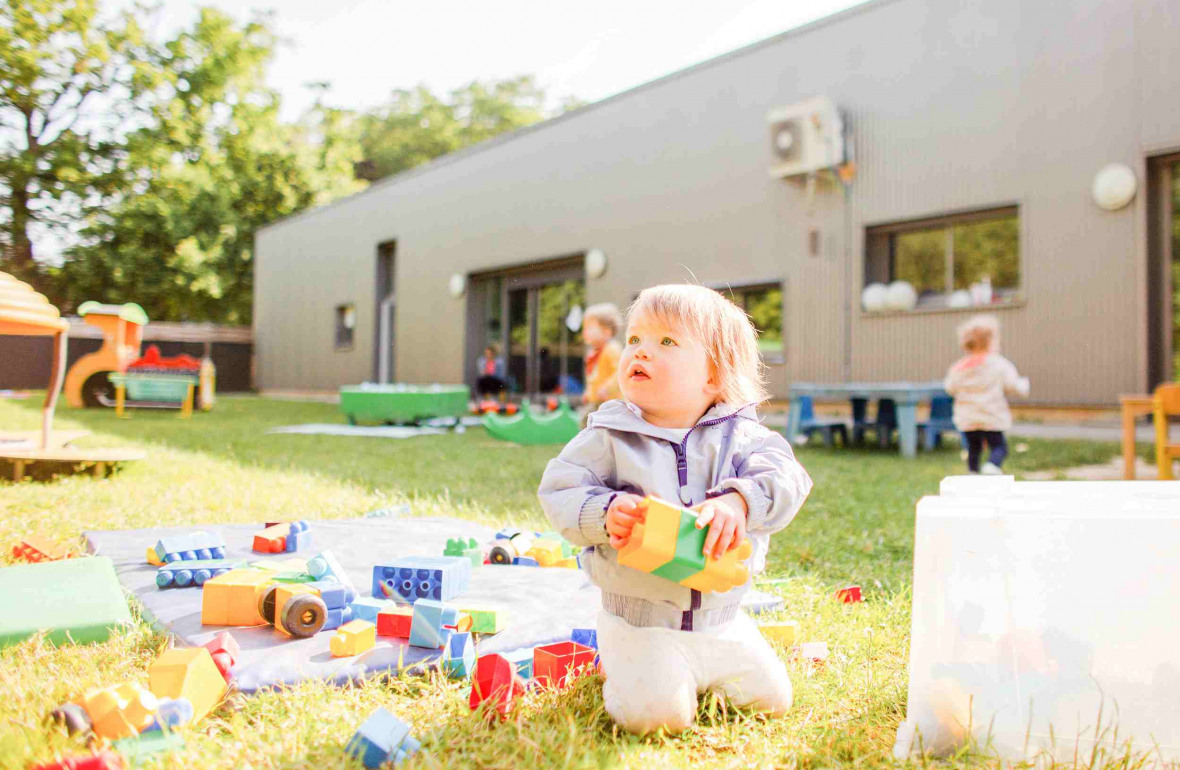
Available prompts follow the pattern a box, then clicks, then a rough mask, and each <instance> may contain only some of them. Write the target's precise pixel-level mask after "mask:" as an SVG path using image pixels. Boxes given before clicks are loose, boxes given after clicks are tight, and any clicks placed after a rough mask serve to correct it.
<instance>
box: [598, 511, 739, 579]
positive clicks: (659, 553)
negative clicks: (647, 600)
mask: <svg viewBox="0 0 1180 770" xmlns="http://www.w3.org/2000/svg"><path fill="white" fill-rule="evenodd" d="M641 508H642V510H643V521H641V522H639V523H638V524H636V525H635V529H634V530H633V531H632V532H631V538H630V540H628V541H627V545H625V546H623V548H621V549H620V550H619V564H622V565H624V566H627V567H632V568H634V569H638V570H641V571H643V572H650V573H651V574H653V575H657V576H659V577H663V578H667V579H668V580H672V581H674V582H676V583H679V584H680V585H682V586H686V587H688V588H694V589H696V590H698V591H704V592H710V591H728V590H730V589H731V588H735V587H737V586H740V585H742V584H743V583H745V582H746V580H748V579H749V572H748V571H747V570H746V566H745V565H744V564H742V563H741V560H742V559H747V558H749V557H750V554H751V553H752V548H751V546H750V542H749V541H748V540H746V541H743V542H742V544H741V545H739V546H738V547H737V548H734V549H732V550H730V551H728V552H727V553H726V554H725V555H724V556H723V557H721V558H720V559H714V558H713V557H712V556H708V557H706V556H705V555H704V547H705V537H706V536H707V535H708V533H709V530H708V527H704V528H701V529H697V526H696V519H697V516H696V513H694V512H693V511H690V510H688V509H687V508H681V507H680V506H677V505H673V504H671V503H668V502H665V501H663V500H660V499H658V498H655V497H646V498H644V500H643V502H642V504H641Z"/></svg>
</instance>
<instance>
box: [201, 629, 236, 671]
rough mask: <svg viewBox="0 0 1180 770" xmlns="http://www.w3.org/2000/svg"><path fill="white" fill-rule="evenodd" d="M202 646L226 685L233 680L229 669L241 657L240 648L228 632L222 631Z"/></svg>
mask: <svg viewBox="0 0 1180 770" xmlns="http://www.w3.org/2000/svg"><path fill="white" fill-rule="evenodd" d="M202 646H203V647H204V648H205V649H206V650H208V651H209V655H210V656H212V658H213V664H214V665H215V666H217V670H218V671H220V672H221V676H222V678H223V679H225V681H226V682H227V683H228V682H229V680H230V679H232V678H233V675H232V674H231V673H230V669H231V668H233V666H234V665H235V664H236V663H237V662H238V658H240V657H241V656H242V648H241V647H239V646H238V640H237V639H234V638H233V635H231V634H230V632H229V631H222V632H221V633H220V634H218V635H217V636H215V637H213V638H212V639H210V640H209V641H207V642H205V644H203V645H202Z"/></svg>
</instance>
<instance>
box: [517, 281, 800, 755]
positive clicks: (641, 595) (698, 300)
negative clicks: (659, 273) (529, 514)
mask: <svg viewBox="0 0 1180 770" xmlns="http://www.w3.org/2000/svg"><path fill="white" fill-rule="evenodd" d="M628 316H629V317H628V321H627V330H626V335H625V343H626V346H625V347H624V349H623V354H622V358H621V360H620V363H619V374H618V376H619V386H620V389H621V391H622V394H623V400H614V401H608V402H606V403H605V404H603V405H602V406H601V407H600V408H599V409H598V411H597V412H595V413H594V414H593V415H591V417H590V421H589V425H588V427H587V428H586V429H585V430H583V431H582V432H581V433H579V434H578V435H577V436H576V437H575V438H574V439H573V440H572V441H570V443H569V444H567V445H566V447H565V448H564V449H563V450H562V452H561V454H560V455H559V456H558V457H556V458H555V459H553V460H551V461H550V462H549V464H548V466H547V467H546V468H545V474H544V477H543V478H542V479H541V487H540V489H539V490H538V496H539V497H540V500H541V505H542V507H543V508H544V510H545V514H546V515H547V516H548V517H549V520H550V522H551V523H552V524H553V526H554V527H555V528H556V529H557V530H558V531H560V532H561V534H562V535H564V536H565V537H566V539H568V540H570V541H571V542H573V543H576V544H578V545H581V546H584V547H585V548H586V550H585V551H584V552H583V556H582V559H581V564H582V569H584V570H585V571H586V572H587V573H588V574H589V576H590V579H591V580H593V581H594V583H596V584H597V585H598V586H599V587H600V588H601V589H602V605H603V610H602V612H600V613H599V619H598V647H599V654H600V657H601V661H602V668H603V672H604V673H605V676H606V684H605V685H604V687H603V700H604V701H605V703H606V710H607V712H608V713H609V714H610V715H611V717H612V718H613V719H614V720H615V722H617V723H618V724H619V725H621V726H622V727H624V728H625V729H627V730H631V731H633V732H637V733H645V732H648V731H650V730H655V729H658V728H660V727H663V728H666V729H668V730H670V731H677V730H682V729H684V728H686V727H688V726H689V725H691V724H692V723H693V720H694V718H695V716H696V709H697V694H698V693H700V692H704V691H706V690H709V689H718V690H720V691H721V692H723V693H724V694H725V695H727V696H728V697H729V698H730V700H731V701H732V702H733V703H735V704H737V705H749V706H752V707H754V708H756V709H758V710H760V711H766V712H771V713H775V714H779V713H782V712H785V711H786V710H787V709H788V708H790V706H791V681H790V679H789V678H788V677H787V671H786V668H785V667H784V666H783V664H782V662H781V661H780V660H779V659H778V657H777V656H776V655H775V652H774V650H773V649H771V647H770V645H769V644H768V643H767V642H766V640H765V639H764V638H763V637H762V635H761V633H759V631H758V628H757V626H756V625H755V624H754V622H753V621H752V620H751V619H750V618H749V617H748V616H747V615H746V614H745V613H743V612H741V611H740V609H739V605H740V603H741V598H742V595H743V594H744V593H745V592H746V591H747V590H748V589H749V588H750V579H747V581H746V583H745V584H744V585H741V586H738V587H736V588H733V589H732V590H729V591H724V592H716V593H704V594H702V593H701V592H700V591H697V590H694V589H689V588H686V587H684V586H682V585H679V584H678V583H674V582H672V581H671V580H667V579H665V578H662V577H657V576H655V575H652V574H649V573H647V572H642V571H640V570H636V569H632V568H630V567H625V566H623V565H621V564H619V562H618V549H620V548H622V547H623V546H624V545H626V544H627V542H628V538H629V537H630V535H631V531H632V528H633V527H634V526H635V524H636V523H637V522H639V521H641V520H642V516H643V511H642V509H641V508H640V507H639V503H640V502H641V501H642V499H643V497H644V496H646V495H653V496H655V497H659V498H662V499H665V500H668V501H669V502H677V501H679V503H680V504H682V505H684V506H685V507H688V508H691V509H693V510H695V511H697V512H698V516H699V517H698V522H697V526H698V527H704V526H708V527H709V532H708V534H707V536H706V539H705V547H704V552H705V554H706V555H710V556H714V557H718V558H719V557H721V556H722V555H724V554H725V552H726V551H728V550H730V549H733V548H736V547H738V545H740V544H741V542H742V541H743V540H744V539H746V538H749V540H750V543H751V545H752V546H753V555H752V556H751V557H750V559H749V561H748V567H749V574H750V575H751V577H752V576H753V575H754V574H755V573H757V572H759V571H761V570H762V569H763V567H764V566H765V563H766V551H767V547H768V545H769V540H770V535H771V534H773V533H774V532H777V531H779V530H780V529H782V528H783V527H785V526H786V525H787V524H788V523H789V522H790V521H791V519H792V518H793V517H794V516H795V513H796V512H797V511H798V510H799V508H800V507H801V506H802V505H803V501H804V500H805V499H806V497H807V494H808V492H809V491H810V490H811V478H810V477H809V476H808V475H807V472H806V471H805V470H804V469H803V466H801V465H800V464H799V463H798V461H797V460H796V459H795V456H794V453H792V451H791V447H790V445H789V444H788V443H787V442H786V440H785V439H784V438H783V437H782V436H780V435H779V434H778V433H775V432H772V431H770V430H768V429H766V428H764V427H762V425H761V424H760V423H759V422H758V419H757V416H756V414H755V411H754V407H755V405H756V404H758V403H760V402H761V401H763V400H765V399H766V397H767V394H766V390H765V387H764V385H763V377H762V371H761V363H760V361H759V359H758V347H757V341H756V332H755V331H754V327H753V325H752V324H751V323H750V320H749V318H748V317H747V316H746V314H745V313H744V312H742V311H741V310H740V309H739V308H738V307H737V306H736V305H734V304H733V303H732V302H730V301H729V300H727V299H725V298H724V297H722V296H721V295H720V294H718V293H717V292H716V291H713V290H712V289H707V288H705V287H702V286H689V285H669V286H656V287H653V288H650V289H647V290H645V291H644V292H643V293H641V294H640V295H639V298H638V299H637V300H636V301H635V303H634V304H633V305H632V306H631V309H630V311H629V313H628Z"/></svg>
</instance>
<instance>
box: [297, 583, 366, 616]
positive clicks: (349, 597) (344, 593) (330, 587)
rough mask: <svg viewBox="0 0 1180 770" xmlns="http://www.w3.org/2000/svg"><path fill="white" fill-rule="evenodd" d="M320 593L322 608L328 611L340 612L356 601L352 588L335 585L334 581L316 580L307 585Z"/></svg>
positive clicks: (339, 584) (354, 591)
mask: <svg viewBox="0 0 1180 770" xmlns="http://www.w3.org/2000/svg"><path fill="white" fill-rule="evenodd" d="M307 585H308V586H309V587H310V588H314V589H316V590H317V591H319V592H320V598H321V599H323V600H324V606H326V607H327V608H328V609H330V610H340V609H344V608H345V607H347V606H348V605H349V604H351V603H352V602H353V601H355V600H356V598H357V597H356V590H355V589H353V587H352V586H346V585H344V584H342V583H337V582H336V581H335V580H317V581H315V582H314V583H308V584H307Z"/></svg>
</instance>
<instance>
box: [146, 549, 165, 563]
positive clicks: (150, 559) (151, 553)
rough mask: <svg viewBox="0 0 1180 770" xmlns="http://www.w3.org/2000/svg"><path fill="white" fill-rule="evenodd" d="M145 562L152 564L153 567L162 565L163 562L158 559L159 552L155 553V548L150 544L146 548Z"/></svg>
mask: <svg viewBox="0 0 1180 770" xmlns="http://www.w3.org/2000/svg"><path fill="white" fill-rule="evenodd" d="M147 563H148V564H150V565H152V566H153V567H163V566H164V562H163V561H162V560H161V559H160V556H159V554H157V553H156V549H155V548H154V547H153V546H150V545H149V546H148V549H147Z"/></svg>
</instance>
